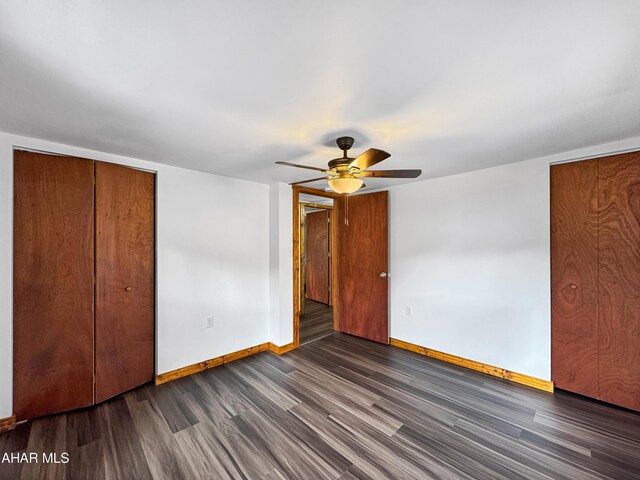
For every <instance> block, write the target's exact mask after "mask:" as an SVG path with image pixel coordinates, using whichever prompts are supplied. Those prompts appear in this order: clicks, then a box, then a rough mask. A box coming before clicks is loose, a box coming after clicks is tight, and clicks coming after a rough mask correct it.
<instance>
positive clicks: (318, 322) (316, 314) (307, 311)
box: [300, 298, 333, 345]
mask: <svg viewBox="0 0 640 480" xmlns="http://www.w3.org/2000/svg"><path fill="white" fill-rule="evenodd" d="M332 333H333V307H332V306H331V305H326V304H324V303H320V302H316V301H314V300H309V299H308V298H305V300H304V315H301V316H300V344H301V345H302V344H305V343H308V342H313V341H314V340H318V339H319V338H322V337H326V336H327V335H331V334H332Z"/></svg>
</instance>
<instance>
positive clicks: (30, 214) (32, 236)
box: [13, 151, 94, 421]
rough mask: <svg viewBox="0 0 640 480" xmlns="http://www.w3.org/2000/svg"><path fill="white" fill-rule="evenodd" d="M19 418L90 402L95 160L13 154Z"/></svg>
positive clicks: (16, 399)
mask: <svg viewBox="0 0 640 480" xmlns="http://www.w3.org/2000/svg"><path fill="white" fill-rule="evenodd" d="M14 158H15V161H14V242H13V245H14V247H13V248H14V253H13V255H14V265H13V269H14V270H13V274H14V284H13V298H14V311H13V316H14V318H13V358H14V368H13V385H14V391H13V398H14V410H15V413H16V416H17V420H18V421H20V420H25V419H29V418H34V417H39V416H42V415H49V414H53V413H57V412H63V411H67V410H72V409H75V408H80V407H85V406H87V405H91V404H92V403H93V400H94V399H93V336H94V329H93V328H94V327H93V325H94V324H93V274H94V271H93V268H94V256H93V253H94V250H93V242H94V237H93V221H94V216H93V215H94V209H93V162H91V161H89V160H82V159H78V158H71V157H58V156H53V155H44V154H37V153H32V152H22V151H16V152H15V157H14Z"/></svg>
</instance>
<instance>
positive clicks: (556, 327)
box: [551, 160, 598, 398]
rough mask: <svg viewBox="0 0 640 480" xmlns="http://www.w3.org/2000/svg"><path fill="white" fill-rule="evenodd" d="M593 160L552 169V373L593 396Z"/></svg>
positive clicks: (595, 367)
mask: <svg viewBox="0 0 640 480" xmlns="http://www.w3.org/2000/svg"><path fill="white" fill-rule="evenodd" d="M597 172H598V161H597V160H590V161H585V162H575V163H566V164H562V165H554V166H552V167H551V315H552V322H551V339H552V341H551V371H552V378H553V381H554V382H555V385H556V386H557V387H558V388H562V389H565V390H569V391H572V392H575V393H580V394H582V395H587V396H590V397H594V398H596V397H597V396H598V240H597V234H598V203H597V202H598V191H597V179H598V176H597Z"/></svg>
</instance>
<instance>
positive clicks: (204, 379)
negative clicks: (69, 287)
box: [0, 333, 640, 480]
mask: <svg viewBox="0 0 640 480" xmlns="http://www.w3.org/2000/svg"><path fill="white" fill-rule="evenodd" d="M64 451H66V452H68V453H69V456H70V461H69V463H67V464H58V465H52V464H46V465H43V464H42V463H38V464H22V465H18V464H13V465H10V464H5V463H3V464H0V478H10V479H17V478H22V479H36V478H69V479H83V478H87V479H103V478H107V479H112V478H114V479H115V478H117V479H136V480H140V479H148V478H158V479H180V478H185V479H199V478H204V479H226V478H232V479H280V480H281V479H305V480H306V479H312V480H315V479H342V480H355V479H371V478H375V479H414V478H416V479H418V478H420V479H426V478H444V479H509V480H512V479H538V478H541V479H542V478H546V479H548V478H553V479H570V480H582V479H586V480H588V479H597V478H614V479H625V480H628V479H634V478H640V415H638V414H635V413H632V412H630V411H626V410H622V409H620V408H616V407H611V406H608V405H605V404H602V403H598V402H596V401H592V400H587V399H584V398H581V397H577V396H575V395H572V394H567V393H563V392H558V393H556V394H555V395H553V394H549V393H545V392H542V391H538V390H533V389H530V388H528V387H524V386H520V385H517V384H513V383H510V382H508V381H504V380H501V379H497V378H495V377H490V376H486V375H483V374H481V373H477V372H473V371H471V370H466V369H464V368H461V367H457V366H453V365H450V364H447V363H442V362H439V361H437V360H434V359H430V358H427V357H424V356H420V355H417V354H414V353H412V352H408V351H405V350H400V349H398V348H396V347H392V346H388V345H382V344H378V343H374V342H368V341H365V340H361V339H358V338H355V337H351V336H348V335H344V334H339V333H335V334H332V335H330V336H327V337H325V338H322V339H320V340H317V341H315V342H313V343H309V344H307V345H304V346H302V347H300V348H299V349H297V350H294V351H292V352H289V353H287V354H284V355H282V356H277V355H275V354H273V353H271V352H264V353H261V354H258V355H255V356H253V357H249V358H246V359H242V360H239V361H236V362H232V363H229V364H227V365H224V366H220V367H216V368H213V369H210V370H206V371H204V372H201V373H198V374H195V375H193V376H191V377H185V378H182V379H179V380H176V381H174V382H170V383H167V384H164V385H159V386H153V385H151V384H149V385H145V386H143V387H140V388H138V389H136V390H133V391H131V392H129V393H127V394H125V395H122V396H120V397H117V398H115V399H112V400H110V401H107V402H105V403H103V404H100V405H98V406H96V407H90V408H87V409H84V410H81V411H76V412H73V413H69V414H61V415H56V416H51V417H46V418H42V419H38V420H35V421H31V422H27V423H25V424H21V425H19V426H18V427H17V428H16V430H14V431H12V432H6V433H4V434H0V455H2V454H3V453H5V452H8V453H11V452H13V453H15V452H38V453H40V452H57V453H58V454H60V453H61V452H64Z"/></svg>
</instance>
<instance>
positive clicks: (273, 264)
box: [269, 183, 293, 345]
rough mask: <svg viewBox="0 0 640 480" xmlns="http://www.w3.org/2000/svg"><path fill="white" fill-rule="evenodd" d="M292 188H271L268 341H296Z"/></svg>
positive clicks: (283, 186)
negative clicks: (294, 336)
mask: <svg viewBox="0 0 640 480" xmlns="http://www.w3.org/2000/svg"><path fill="white" fill-rule="evenodd" d="M291 199H292V193H291V187H290V186H289V185H287V184H284V183H273V184H271V185H269V340H270V341H271V342H272V343H274V344H275V345H286V344H288V343H291V342H292V341H293V298H292V293H293V272H292V269H293V257H292V243H293V242H292V235H293V227H292V224H291V222H292V221H293V219H292V217H293V215H292V205H291Z"/></svg>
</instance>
